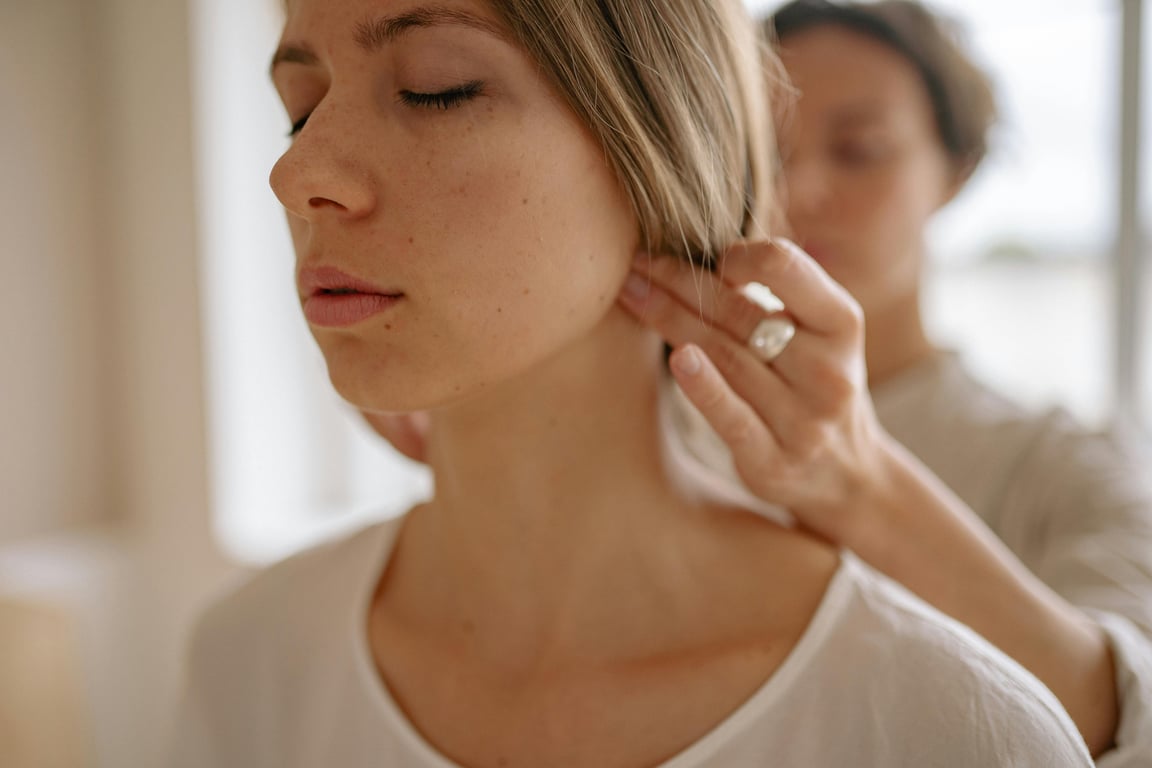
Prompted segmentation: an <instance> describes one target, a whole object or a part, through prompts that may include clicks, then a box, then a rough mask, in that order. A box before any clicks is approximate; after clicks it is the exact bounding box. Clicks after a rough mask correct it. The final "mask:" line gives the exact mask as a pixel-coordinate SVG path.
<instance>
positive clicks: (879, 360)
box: [864, 291, 936, 386]
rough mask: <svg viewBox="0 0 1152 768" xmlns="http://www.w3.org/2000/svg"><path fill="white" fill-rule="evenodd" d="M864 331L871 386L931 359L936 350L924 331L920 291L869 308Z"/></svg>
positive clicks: (866, 312)
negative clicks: (880, 305) (878, 306)
mask: <svg viewBox="0 0 1152 768" xmlns="http://www.w3.org/2000/svg"><path fill="white" fill-rule="evenodd" d="M865 314H866V316H867V321H866V324H865V332H864V344H865V346H864V349H865V358H866V361H867V364H868V383H869V385H871V386H876V385H879V384H882V383H884V382H885V381H887V380H888V379H889V378H891V377H893V376H896V375H898V374H900V373H902V372H903V371H905V370H907V369H908V368H910V367H911V366H913V365H916V364H917V363H919V362H921V361H922V360H924V359H925V358H927V357H930V356H931V355H932V354H933V353H934V352H935V351H936V348H935V347H934V346H933V344H932V342H931V341H930V340H929V339H928V335H927V333H925V331H924V321H923V317H922V315H921V312H920V294H919V291H912V292H910V293H909V294H908V295H906V296H901V297H899V298H897V299H896V300H895V301H890V302H888V303H886V304H885V305H884V306H883V307H882V308H871V309H866V311H865Z"/></svg>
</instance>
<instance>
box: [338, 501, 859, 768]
mask: <svg viewBox="0 0 1152 768" xmlns="http://www.w3.org/2000/svg"><path fill="white" fill-rule="evenodd" d="M403 521H404V516H403V515H401V516H400V517H397V518H396V519H394V520H390V521H388V522H385V523H381V524H380V528H381V529H383V531H382V532H383V534H384V535H383V536H381V539H382V540H381V541H380V542H378V544H377V546H376V547H374V548H373V549H374V556H373V557H372V559H371V563H372V565H371V567H370V568H369V570H368V574H367V575H368V577H369V578H367V579H364V580H363V583H362V584H361V587H360V589H359V591H358V594H357V596H356V600H355V602H354V611H353V615H352V617H351V627H349V631H350V632H351V634H352V653H353V655H354V663H355V667H356V672H357V678H358V680H359V681H360V683H361V685H362V686H363V687H364V690H365V693H366V694H367V696H368V698H369V699H371V700H372V702H373V704H374V705H375V706H376V707H377V708H378V709H379V711H380V714H381V716H382V717H383V718H384V720H385V722H386V723H387V726H388V727H389V728H390V729H391V730H392V732H393V733H395V734H396V735H397V736H398V737H399V738H401V739H402V740H403V741H404V742H405V744H406V745H407V746H408V748H409V749H411V750H412V751H413V752H414V753H415V754H416V755H417V756H418V757H419V759H420V760H421V761H423V762H424V763H425V764H426V765H427V766H428V768H465V767H464V766H462V765H460V764H458V763H455V762H453V761H451V760H449V759H448V758H447V757H446V756H445V755H444V754H442V753H441V752H440V751H439V750H438V749H436V748H435V747H434V746H433V745H432V744H431V743H429V742H428V740H427V739H425V738H424V736H423V734H421V733H420V732H419V730H417V728H416V726H415V725H414V724H413V723H412V722H411V721H410V720H409V719H408V716H407V715H406V714H405V713H404V711H403V710H402V709H401V708H400V705H399V703H398V702H397V701H396V700H395V699H394V698H393V696H392V693H391V691H389V690H388V686H387V684H386V683H385V681H384V679H383V678H382V677H381V675H380V673H379V671H378V670H377V669H376V664H375V662H374V661H373V659H372V654H371V652H370V650H369V647H368V617H369V614H370V611H371V607H372V599H373V596H374V595H375V592H376V585H377V584H379V582H380V578H381V576H383V573H384V569H385V568H387V566H388V563H389V561H390V560H391V556H392V548H393V546H394V545H395V543H396V538H397V534H398V532H399V529H400V527H401V526H402V525H403ZM838 555H839V557H840V563H839V565H838V566H837V567H836V571H835V573H833V575H832V579H831V580H830V581H829V582H828V586H827V587H826V588H825V590H824V595H823V597H822V598H821V599H820V603H819V605H818V606H817V608H816V611H815V612H814V613H813V614H812V618H811V619H809V621H808V626H807V627H805V628H804V632H803V633H801V635H800V639H799V640H798V641H797V642H796V645H795V646H794V647H793V648H792V650H791V651H789V652H788V655H787V656H785V658H784V661H782V662H781V663H780V665H779V666H778V667H777V668H776V669H775V671H773V673H772V674H771V675H770V676H769V677H768V679H766V680H765V681H764V682H763V683H762V684H761V685H760V687H759V688H757V689H756V691H754V692H753V693H752V695H751V696H749V697H748V698H747V699H746V700H745V701H744V703H742V704H741V705H740V706H738V707H737V708H736V709H735V710H733V711H732V712H731V713H730V714H729V715H728V716H727V717H725V718H724V719H723V720H721V721H720V722H719V723H717V724H716V726H715V727H713V728H712V730H710V731H708V732H707V733H705V734H704V735H703V736H701V737H700V738H699V739H698V740H696V741H695V742H693V743H692V744H690V745H689V746H688V747H686V748H685V749H684V750H683V751H681V752H679V753H677V754H676V755H673V756H672V757H670V758H669V759H668V760H666V761H664V762H662V763H660V764H659V765H657V766H655V768H698V766H701V765H704V764H705V761H706V760H707V759H709V758H710V757H711V756H713V755H714V754H715V753H716V752H718V751H719V750H720V749H721V748H722V747H724V746H725V745H726V744H727V743H729V741H730V740H731V738H732V736H734V735H735V734H736V733H738V732H739V731H740V730H741V729H742V728H743V727H744V725H745V724H746V723H747V722H748V721H750V720H754V719H756V718H757V717H758V716H759V715H760V714H761V713H762V712H763V711H764V710H766V709H768V708H769V707H771V706H772V705H773V704H775V703H776V702H777V701H779V700H780V699H781V698H782V697H783V696H784V694H785V693H786V692H787V690H788V689H789V688H790V687H791V686H792V685H793V684H795V682H796V680H797V679H798V678H799V677H800V675H801V674H802V673H803V672H804V670H805V669H806V668H807V667H808V664H809V662H810V661H811V659H812V658H813V657H814V656H816V655H817V652H818V650H819V648H820V646H821V645H822V644H823V643H824V642H825V640H826V639H827V638H828V636H829V635H830V634H831V631H832V629H833V627H834V626H835V623H836V619H837V618H838V617H839V615H840V614H841V612H842V609H843V607H844V605H845V604H846V603H847V602H848V601H849V599H850V597H851V588H852V582H853V579H852V578H851V576H852V573H853V572H855V571H856V570H857V569H859V568H860V567H861V566H860V564H859V563H858V562H857V561H856V557H855V555H853V554H852V552H851V551H849V550H847V549H841V550H839V552H838Z"/></svg>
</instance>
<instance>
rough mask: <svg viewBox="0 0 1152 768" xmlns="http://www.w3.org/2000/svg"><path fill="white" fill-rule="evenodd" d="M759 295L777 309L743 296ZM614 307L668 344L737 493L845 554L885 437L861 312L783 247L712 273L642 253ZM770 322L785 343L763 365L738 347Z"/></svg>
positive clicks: (755, 252) (757, 247)
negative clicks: (768, 295) (783, 328)
mask: <svg viewBox="0 0 1152 768" xmlns="http://www.w3.org/2000/svg"><path fill="white" fill-rule="evenodd" d="M749 283H759V284H761V285H766V286H769V287H770V288H771V290H772V292H773V293H774V294H775V295H776V296H778V297H779V298H780V300H781V301H782V302H783V303H784V305H785V307H786V309H785V310H782V311H779V312H770V311H767V310H766V309H765V308H764V307H763V306H762V305H760V304H758V303H756V302H754V301H753V300H751V299H750V298H749V297H748V296H746V295H745V293H744V292H743V290H742V287H743V286H745V285H747V284H749ZM620 303H621V305H622V306H623V307H624V308H625V309H627V310H628V311H629V312H631V313H632V314H633V315H634V316H635V317H636V318H637V319H638V320H640V321H641V322H642V323H644V324H645V325H647V326H648V327H650V328H652V329H653V330H655V331H657V332H658V333H660V335H661V336H662V337H663V338H664V339H665V340H667V341H668V343H670V344H671V345H673V347H675V352H673V354H672V357H671V360H670V363H671V368H672V373H673V375H674V376H675V378H676V381H677V383H678V384H679V385H680V388H681V389H682V390H683V392H684V394H685V395H686V396H687V397H688V399H689V400H690V401H691V402H692V403H693V404H694V405H695V406H696V408H697V409H698V410H699V411H700V412H701V414H702V415H703V416H704V417H705V418H706V419H707V420H708V422H709V423H710V424H711V426H712V428H713V429H714V430H715V431H716V432H717V433H718V434H719V436H720V437H721V438H722V439H723V440H724V442H725V443H726V444H727V446H728V448H729V449H730V450H731V452H732V459H733V463H734V465H735V467H736V470H737V472H738V473H739V475H740V477H741V479H742V480H743V481H744V483H745V485H746V486H747V487H748V489H749V490H751V491H752V492H753V493H754V494H756V495H757V496H759V497H761V498H763V499H764V500H765V501H768V502H770V503H772V504H777V505H779V506H782V507H784V508H786V509H788V510H789V511H790V512H791V513H792V514H793V515H794V516H795V517H796V519H797V521H798V522H799V523H800V525H801V526H803V527H805V528H807V529H810V530H811V531H814V532H815V533H817V534H819V535H820V536H822V537H823V538H825V539H827V540H829V541H831V542H834V543H836V544H839V545H841V546H847V547H849V548H852V545H853V542H854V541H856V539H857V536H858V535H859V534H860V532H862V531H863V530H864V529H865V527H866V526H868V524H869V521H870V517H871V511H870V510H871V509H872V506H871V505H869V504H868V503H867V502H868V501H869V500H870V499H873V498H878V497H880V496H881V495H882V494H881V493H880V491H881V490H882V484H883V483H884V482H885V476H886V472H885V470H886V468H887V466H888V463H887V462H888V459H889V457H890V453H891V451H890V446H891V445H892V441H891V438H889V437H888V435H887V434H886V433H885V432H884V430H883V429H882V428H881V427H880V426H879V423H878V421H877V420H876V417H875V413H874V411H873V408H872V401H871V399H870V397H869V395H868V388H867V374H866V369H865V363H864V318H863V313H862V312H861V310H860V306H859V305H858V304H857V303H856V301H855V300H854V299H853V298H852V297H851V296H850V295H849V294H848V292H847V291H846V290H845V289H844V288H842V287H841V286H840V285H838V284H837V283H836V282H835V281H833V280H832V278H830V277H829V276H828V275H827V274H826V273H825V272H824V271H823V270H822V269H821V268H820V267H819V266H818V265H817V264H816V262H814V261H813V260H812V259H811V258H810V257H809V256H808V255H807V254H805V253H804V252H803V251H801V250H800V249H799V247H797V246H796V245H794V244H792V243H789V242H787V241H774V242H743V243H740V244H738V245H736V246H734V247H733V248H731V249H729V251H727V252H726V253H725V254H724V256H723V258H722V259H721V261H720V266H719V268H718V270H717V273H716V274H712V273H709V272H705V271H703V270H701V269H699V268H697V267H693V266H691V265H689V264H687V263H685V262H684V261H682V260H680V259H674V258H671V257H662V256H658V255H657V256H651V257H649V256H647V255H642V256H641V257H640V258H638V259H637V261H636V263H635V264H634V267H633V274H632V275H631V276H630V278H629V282H628V284H627V285H626V287H625V290H624V291H623V292H622V294H621V297H620ZM769 317H772V318H775V319H776V320H782V321H784V322H785V324H786V323H787V321H789V320H790V321H791V322H792V323H794V325H795V330H796V332H795V336H794V337H793V338H792V340H791V341H790V342H788V343H787V344H786V346H785V348H784V349H783V350H782V351H779V352H778V354H777V356H775V357H773V358H772V359H771V360H770V361H768V362H765V360H764V359H761V358H760V357H758V356H757V354H756V353H755V352H754V351H753V350H752V349H751V348H750V346H749V345H748V343H747V340H748V339H749V338H750V336H751V335H752V333H753V331H754V329H756V328H757V326H758V325H759V324H760V323H761V321H763V320H765V319H767V318H769Z"/></svg>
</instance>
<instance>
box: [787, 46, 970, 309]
mask: <svg viewBox="0 0 1152 768" xmlns="http://www.w3.org/2000/svg"><path fill="white" fill-rule="evenodd" d="M781 58H782V60H783V63H784V66H785V67H786V69H787V71H788V74H789V76H790V77H791V79H792V82H793V84H794V85H795V87H796V88H797V89H798V91H799V98H798V100H797V103H796V105H795V107H794V108H793V110H792V112H791V113H790V115H789V116H787V117H785V118H784V119H783V120H782V121H781V125H780V127H779V131H780V133H779V136H780V149H781V158H782V161H783V170H784V173H783V176H782V182H783V185H784V188H783V189H782V195H781V198H782V202H783V204H784V206H785V210H786V214H787V217H788V220H789V223H790V224H791V225H792V227H793V230H794V233H795V235H796V239H797V240H798V241H799V242H800V243H801V245H803V246H804V248H805V249H806V250H808V252H809V253H811V254H812V255H813V256H814V257H815V258H816V259H817V260H818V261H820V263H821V264H822V265H823V266H824V268H825V269H826V270H827V271H828V272H829V273H830V274H831V275H832V277H834V278H836V280H838V281H839V282H840V283H841V284H842V285H844V287H845V288H847V289H848V290H849V291H850V292H851V293H852V294H853V295H855V297H856V299H857V300H858V301H860V303H861V305H862V306H863V307H864V310H865V313H866V314H867V313H869V312H872V311H878V310H882V309H883V308H884V307H885V306H886V305H889V304H890V303H891V302H893V301H895V300H899V299H901V298H906V297H908V296H910V295H914V294H915V292H916V291H917V290H918V284H919V274H920V261H921V258H922V255H923V239H924V229H925V225H926V224H927V222H928V219H929V218H930V217H931V215H932V214H933V213H934V212H935V211H936V210H937V209H938V208H939V207H940V206H941V205H943V204H944V203H945V202H946V201H947V200H948V198H949V197H950V195H951V191H952V183H953V181H952V179H953V174H952V171H951V168H950V165H949V161H948V157H947V155H946V153H945V151H944V148H943V145H942V144H941V142H940V139H939V137H938V133H937V130H936V124H935V119H934V116H933V114H932V106H931V102H930V99H929V97H928V93H927V90H926V88H925V86H924V83H923V81H922V80H921V78H920V76H919V73H918V72H917V71H916V69H915V67H914V65H913V64H912V63H911V62H909V61H908V60H907V59H906V58H904V57H903V56H902V55H901V54H899V53H897V52H896V51H894V50H892V49H891V48H889V47H888V46H886V45H884V44H883V43H881V42H878V41H875V40H873V39H871V38H869V37H867V36H864V35H862V34H860V33H857V32H852V31H850V30H847V29H843V28H841V27H838V26H833V25H825V26H817V27H813V28H811V29H807V30H804V31H802V32H798V33H796V34H794V35H790V36H789V37H788V38H787V39H786V40H785V41H784V43H783V46H782V52H781Z"/></svg>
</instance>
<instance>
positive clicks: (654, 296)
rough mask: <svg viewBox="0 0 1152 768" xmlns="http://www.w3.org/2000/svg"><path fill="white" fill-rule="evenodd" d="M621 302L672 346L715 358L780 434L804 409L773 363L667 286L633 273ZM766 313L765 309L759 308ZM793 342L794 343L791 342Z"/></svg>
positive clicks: (731, 384)
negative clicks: (689, 347)
mask: <svg viewBox="0 0 1152 768" xmlns="http://www.w3.org/2000/svg"><path fill="white" fill-rule="evenodd" d="M620 302H621V304H623V305H624V307H625V308H626V309H628V310H629V311H630V312H632V313H633V314H634V315H635V316H636V317H637V318H638V319H639V320H641V321H642V322H643V323H644V324H645V325H647V326H648V327H650V328H652V329H653V330H655V331H656V332H657V333H659V334H660V335H661V337H662V338H664V340H665V341H667V342H668V343H669V344H671V345H672V346H674V347H683V346H685V345H689V344H691V345H694V346H696V347H698V348H700V349H702V350H703V351H704V353H705V354H706V355H707V357H708V358H709V359H710V360H711V364H710V367H712V368H713V369H718V370H719V372H720V373H721V374H722V375H723V377H724V379H725V380H726V383H725V388H726V389H727V390H730V391H732V392H734V393H735V394H736V395H738V396H739V397H740V398H741V399H743V400H744V401H745V402H746V403H747V404H748V408H749V409H750V412H751V413H754V414H756V415H757V416H758V418H759V419H760V420H761V421H762V422H763V423H762V424H761V428H765V426H766V427H767V428H769V429H772V430H773V431H774V432H775V433H776V434H777V435H780V436H781V437H786V436H787V435H788V433H789V432H790V431H791V423H792V422H793V421H794V420H795V419H796V417H797V415H798V414H800V413H802V412H803V411H802V408H801V403H800V401H799V399H798V398H797V395H796V393H795V392H793V391H792V390H791V388H790V387H789V385H788V384H787V383H785V382H784V381H783V380H782V379H781V378H780V376H779V375H778V373H777V372H776V371H775V370H773V368H771V367H769V366H766V365H765V364H764V363H763V362H761V361H760V360H759V359H758V358H756V357H755V356H754V355H753V354H752V353H751V351H750V350H749V349H748V348H747V347H746V346H745V345H744V344H743V343H741V342H738V341H736V340H735V339H733V338H732V336H731V335H730V334H729V333H728V332H727V331H726V330H725V329H723V328H719V327H716V326H710V325H708V324H706V322H704V321H702V320H701V318H700V316H699V314H697V313H695V312H693V310H692V309H690V308H688V307H686V306H685V305H684V304H681V303H680V301H678V300H677V299H676V297H674V296H673V295H671V294H670V293H668V292H666V291H665V290H664V289H663V288H661V287H659V286H657V285H655V284H653V283H649V282H648V281H647V280H646V279H645V277H644V276H642V275H637V274H635V273H634V274H633V276H632V277H630V278H629V283H628V287H626V288H625V291H624V292H623V293H622V294H621V297H620ZM757 311H758V312H759V316H758V317H759V318H763V316H764V315H763V310H759V309H758V310H757ZM793 343H795V342H793Z"/></svg>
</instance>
